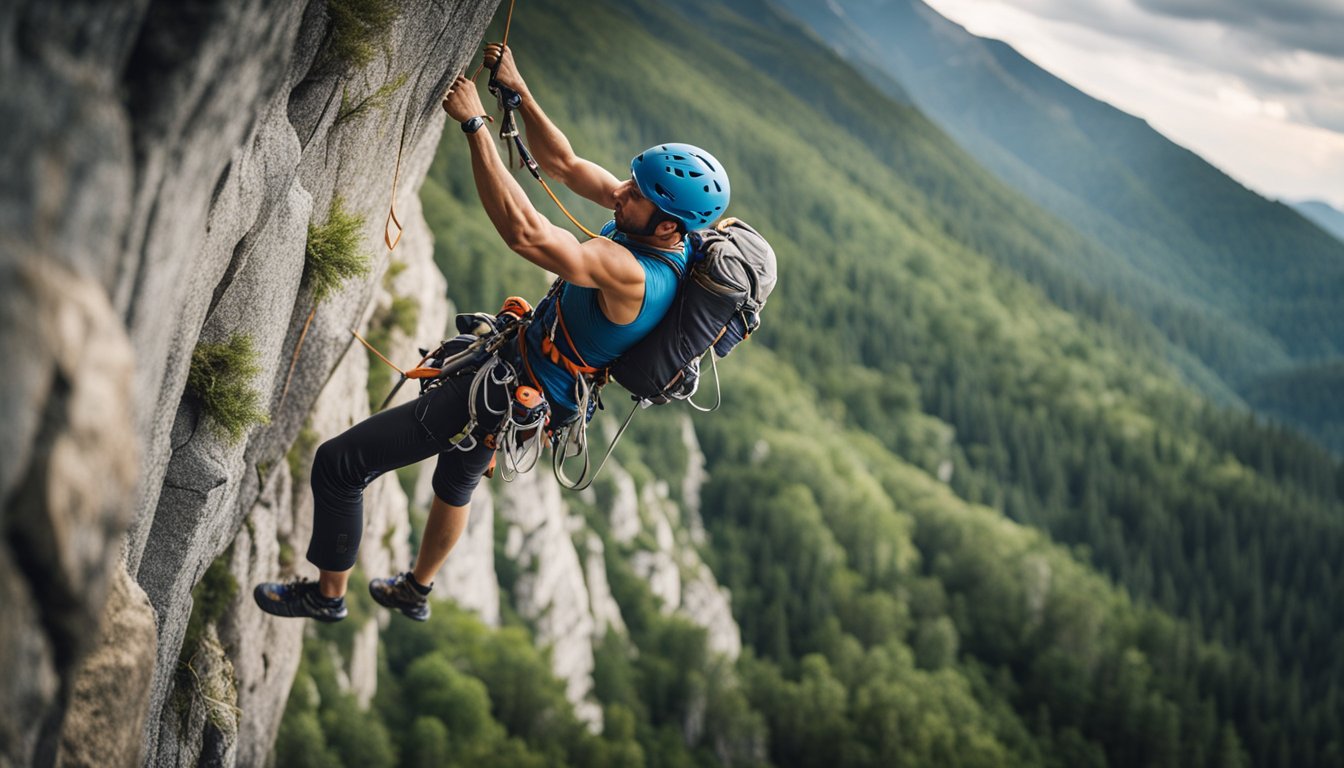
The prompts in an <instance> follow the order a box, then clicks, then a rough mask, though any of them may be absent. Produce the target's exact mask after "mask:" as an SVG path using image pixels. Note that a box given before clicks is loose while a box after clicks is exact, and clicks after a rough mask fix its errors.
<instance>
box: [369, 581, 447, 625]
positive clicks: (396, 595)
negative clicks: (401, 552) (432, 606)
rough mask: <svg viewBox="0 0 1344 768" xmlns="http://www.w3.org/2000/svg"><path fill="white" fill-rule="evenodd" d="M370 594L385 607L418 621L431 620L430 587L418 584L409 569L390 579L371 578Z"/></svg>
mask: <svg viewBox="0 0 1344 768" xmlns="http://www.w3.org/2000/svg"><path fill="white" fill-rule="evenodd" d="M430 586H433V585H430ZM422 590H423V591H422ZM369 594H370V595H373V599H374V600H375V601H376V602H377V603H378V604H379V605H381V606H383V607H384V608H392V609H395V610H398V611H401V612H402V613H403V614H405V615H406V616H407V617H409V618H412V619H415V620H416V621H428V620H429V599H428V595H429V587H422V586H420V585H419V584H417V583H416V582H415V578H414V577H412V576H411V574H410V572H409V571H408V572H406V573H398V574H397V575H396V576H393V577H392V578H390V579H371V580H370V581H369Z"/></svg>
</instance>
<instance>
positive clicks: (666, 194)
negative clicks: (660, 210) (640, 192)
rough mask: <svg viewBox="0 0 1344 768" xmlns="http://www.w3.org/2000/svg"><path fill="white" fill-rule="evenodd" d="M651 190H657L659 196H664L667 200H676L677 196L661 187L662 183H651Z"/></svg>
mask: <svg viewBox="0 0 1344 768" xmlns="http://www.w3.org/2000/svg"><path fill="white" fill-rule="evenodd" d="M653 191H654V192H657V193H658V196H659V197H666V198H667V199H668V200H676V199H677V196H676V195H674V194H671V193H670V192H668V191H667V190H666V189H663V185H662V184H654V185H653Z"/></svg>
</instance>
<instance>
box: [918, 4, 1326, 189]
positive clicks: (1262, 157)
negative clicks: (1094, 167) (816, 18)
mask: <svg viewBox="0 0 1344 768" xmlns="http://www.w3.org/2000/svg"><path fill="white" fill-rule="evenodd" d="M925 1H926V2H927V3H928V4H929V5H930V6H932V7H933V8H934V10H936V11H938V12H939V13H941V14H943V15H944V16H946V17H948V18H950V19H952V20H953V21H955V22H957V23H958V24H961V25H962V26H964V27H966V28H967V29H968V30H969V31H970V32H971V33H973V34H976V35H980V36H982V37H990V38H995V39H999V40H1003V41H1005V42H1007V43H1009V44H1010V45H1012V46H1013V47H1014V48H1016V49H1017V50H1018V51H1019V52H1020V53H1022V54H1023V55H1024V56H1026V57H1027V58H1029V59H1031V60H1032V61H1034V62H1036V63H1037V64H1039V65H1040V66H1042V67H1044V68H1045V69H1047V70H1049V71H1050V72H1052V73H1053V74H1055V75H1057V76H1058V77H1061V78H1063V79H1064V80H1067V81H1068V82H1070V83H1071V84H1073V85H1074V86H1076V87H1078V88H1079V89H1081V90H1083V91H1085V92H1087V93H1088V94H1091V95H1092V96H1095V97H1097V98H1099V99H1102V100H1104V101H1107V102H1109V103H1111V104H1113V105H1115V106H1116V107H1118V108H1120V109H1123V110H1124V111H1126V112H1130V113H1132V114H1135V115H1138V116H1139V117H1142V118H1144V119H1145V120H1147V121H1148V122H1149V123H1150V124H1151V125H1153V127H1154V128H1156V129H1157V130H1159V131H1161V132H1162V133H1163V134H1165V135H1167V136H1168V137H1169V138H1171V139H1172V140H1173V141H1176V142H1177V143H1178V144H1181V145H1182V146H1185V147H1187V148H1189V149H1191V150H1193V151H1195V152H1197V153H1198V154H1200V155H1201V156H1203V157H1204V158H1205V159H1207V160H1208V161H1210V162H1212V163H1213V164H1214V165H1216V166H1218V167H1219V168H1221V169H1223V170H1224V171H1226V172H1227V173H1228V174H1229V175H1231V176H1233V177H1234V178H1237V179H1238V180H1240V181H1241V182H1242V183H1244V184H1246V185H1247V186H1250V187H1251V188H1253V189H1255V190H1257V191H1259V192H1261V193H1262V194H1264V195H1267V196H1269V197H1275V198H1285V199H1293V200H1295V199H1300V198H1307V197H1310V198H1317V199H1324V200H1327V201H1328V202H1331V203H1332V204H1334V205H1335V206H1336V207H1338V208H1341V209H1344V29H1338V28H1339V27H1344V3H1335V2H1334V0H1329V2H1323V1H1322V0H1269V2H1268V3H1267V4H1266V5H1265V7H1263V8H1262V7H1261V0H1244V2H1240V3H1238V2H1236V1H1235V0H1216V1H1215V0H925ZM1140 5H1143V6H1146V7H1140ZM1336 31H1338V32H1339V35H1335V34H1334V33H1335V32H1336Z"/></svg>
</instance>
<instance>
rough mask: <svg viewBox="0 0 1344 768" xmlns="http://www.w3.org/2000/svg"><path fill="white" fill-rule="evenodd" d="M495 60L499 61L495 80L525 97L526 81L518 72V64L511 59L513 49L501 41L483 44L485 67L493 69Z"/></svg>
mask: <svg viewBox="0 0 1344 768" xmlns="http://www.w3.org/2000/svg"><path fill="white" fill-rule="evenodd" d="M501 56H502V59H501ZM495 62H499V71H498V72H496V73H495V80H497V81H498V82H499V83H500V84H501V85H503V86H504V87H506V88H510V89H512V90H514V91H516V92H518V93H520V94H523V96H524V97H526V95H527V83H525V82H523V76H522V75H520V74H518V65H517V64H515V63H514V61H513V49H511V48H509V47H508V46H506V45H504V44H503V43H490V44H489V45H487V46H485V68H486V69H490V70H493V69H494V66H495Z"/></svg>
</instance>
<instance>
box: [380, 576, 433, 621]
mask: <svg viewBox="0 0 1344 768" xmlns="http://www.w3.org/2000/svg"><path fill="white" fill-rule="evenodd" d="M369 596H370V597H372V598H373V602H375V603H377V604H379V605H381V606H383V607H384V608H386V609H388V610H390V611H396V612H397V613H400V614H401V615H402V616H405V617H406V618H408V619H410V620H412V621H429V611H428V610H426V611H425V615H423V616H420V615H418V614H414V613H408V612H407V611H406V609H405V608H402V607H401V606H400V605H397V604H396V603H385V602H383V598H382V597H380V596H379V595H378V593H377V592H375V591H373V583H372V582H370V583H369Z"/></svg>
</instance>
